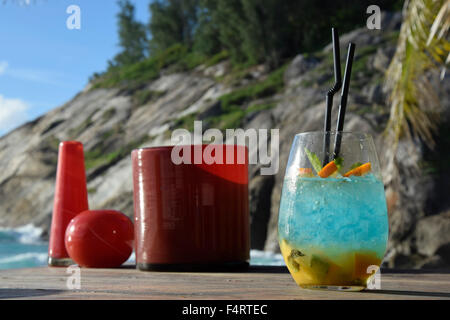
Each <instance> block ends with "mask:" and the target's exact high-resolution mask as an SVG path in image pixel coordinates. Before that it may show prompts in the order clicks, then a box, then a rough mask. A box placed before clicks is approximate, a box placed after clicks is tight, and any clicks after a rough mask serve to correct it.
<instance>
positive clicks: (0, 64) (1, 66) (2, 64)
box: [0, 61, 8, 75]
mask: <svg viewBox="0 0 450 320" xmlns="http://www.w3.org/2000/svg"><path fill="white" fill-rule="evenodd" d="M6 68H8V62H7V61H0V75H2V74H3V73H5V71H6Z"/></svg>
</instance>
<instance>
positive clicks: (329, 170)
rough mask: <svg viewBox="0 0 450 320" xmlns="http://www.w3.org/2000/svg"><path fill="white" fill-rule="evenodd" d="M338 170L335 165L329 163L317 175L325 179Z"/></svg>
mask: <svg viewBox="0 0 450 320" xmlns="http://www.w3.org/2000/svg"><path fill="white" fill-rule="evenodd" d="M337 170H338V167H337V165H336V163H335V162H334V160H333V161H330V162H329V163H328V164H327V165H326V166H325V167H323V168H322V170H320V171H319V172H318V173H317V174H318V175H319V177H321V178H327V177H329V176H331V175H332V174H333V173H335V172H336V171H337Z"/></svg>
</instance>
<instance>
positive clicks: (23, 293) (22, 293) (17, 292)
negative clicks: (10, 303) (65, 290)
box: [0, 288, 62, 299]
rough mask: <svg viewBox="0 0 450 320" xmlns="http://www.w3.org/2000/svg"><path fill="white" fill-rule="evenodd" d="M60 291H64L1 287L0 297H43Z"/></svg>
mask: <svg viewBox="0 0 450 320" xmlns="http://www.w3.org/2000/svg"><path fill="white" fill-rule="evenodd" d="M60 292H62V290H53V289H14V288H6V289H1V288H0V299H13V298H31V297H42V296H49V295H54V294H58V293H60Z"/></svg>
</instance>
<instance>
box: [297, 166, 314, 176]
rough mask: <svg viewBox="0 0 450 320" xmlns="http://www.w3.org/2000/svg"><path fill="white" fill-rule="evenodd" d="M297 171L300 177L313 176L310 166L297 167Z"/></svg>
mask: <svg viewBox="0 0 450 320" xmlns="http://www.w3.org/2000/svg"><path fill="white" fill-rule="evenodd" d="M298 171H299V174H300V176H301V177H308V178H311V177H314V174H313V172H312V169H311V168H299V169H298Z"/></svg>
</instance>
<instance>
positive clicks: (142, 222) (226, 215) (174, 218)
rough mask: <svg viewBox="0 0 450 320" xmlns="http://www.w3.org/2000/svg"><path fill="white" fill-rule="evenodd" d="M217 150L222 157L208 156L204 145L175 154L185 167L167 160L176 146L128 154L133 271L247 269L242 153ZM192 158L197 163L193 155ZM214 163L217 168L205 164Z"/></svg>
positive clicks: (244, 159) (243, 150) (245, 175)
mask: <svg viewBox="0 0 450 320" xmlns="http://www.w3.org/2000/svg"><path fill="white" fill-rule="evenodd" d="M217 147H220V148H221V149H222V151H219V149H217V150H216V151H214V152H212V153H211V152H210V150H211V149H208V148H211V145H210V147H208V145H196V146H194V145H192V146H184V148H186V149H185V150H184V151H183V152H181V153H182V154H183V158H184V160H186V161H184V163H181V164H176V163H174V161H173V154H172V151H173V149H174V148H175V147H156V148H144V149H137V150H133V152H132V164H133V185H134V219H135V223H134V225H135V252H136V264H137V267H138V268H139V269H141V270H192V269H193V270H199V269H201V270H203V269H206V270H212V269H223V270H231V269H242V268H246V267H248V261H249V251H250V236H249V211H248V150H247V148H246V147H245V146H235V145H217ZM189 150H190V152H189ZM196 151H199V153H197V155H199V154H200V158H203V159H199V157H197V155H196V156H194V154H195V152H196ZM184 152H187V153H184ZM189 153H190V154H189ZM207 154H209V155H213V157H211V156H208V155H207ZM202 155H203V157H201V156H202ZM213 158H215V159H216V162H223V163H222V164H220V163H212V164H207V163H205V162H208V163H210V162H213V161H214V159H213ZM227 158H228V159H227ZM205 160H206V161H205ZM220 160H222V161H220ZM227 160H228V161H227ZM199 161H201V163H199ZM175 162H177V161H175ZM194 162H195V163H194Z"/></svg>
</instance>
